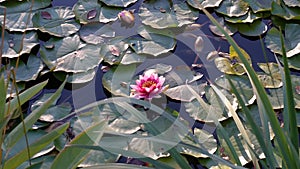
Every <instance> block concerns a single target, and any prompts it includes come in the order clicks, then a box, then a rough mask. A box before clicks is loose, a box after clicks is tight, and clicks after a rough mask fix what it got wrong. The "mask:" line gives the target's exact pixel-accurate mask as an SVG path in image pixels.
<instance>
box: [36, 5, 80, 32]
mask: <svg viewBox="0 0 300 169" xmlns="http://www.w3.org/2000/svg"><path fill="white" fill-rule="evenodd" d="M32 22H33V25H34V26H35V27H37V28H38V29H39V30H40V31H42V32H47V33H49V34H50V35H53V36H57V37H64V36H69V35H71V34H74V33H76V32H77V31H78V30H79V28H80V24H78V23H77V22H76V21H75V15H74V13H73V11H72V9H71V8H68V7H54V8H47V9H44V10H40V11H38V12H36V13H35V14H34V15H33V17H32Z"/></svg>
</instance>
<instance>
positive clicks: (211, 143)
mask: <svg viewBox="0 0 300 169" xmlns="http://www.w3.org/2000/svg"><path fill="white" fill-rule="evenodd" d="M194 136H195V137H196V138H197V141H198V143H199V144H201V146H203V148H204V149H205V150H207V151H208V152H209V153H211V154H213V153H214V152H215V151H216V150H217V141H216V139H215V138H214V136H213V135H212V134H211V133H208V132H207V131H205V130H202V129H198V128H195V129H194ZM191 140H192V139H191V138H189V136H186V137H184V138H183V139H182V142H183V143H185V144H190V145H194V146H199V145H197V144H196V143H194V142H193V141H191ZM176 148H177V150H178V151H179V152H181V153H182V154H187V155H190V156H193V157H196V158H207V156H206V155H204V154H201V153H199V152H195V151H193V150H190V149H189V148H186V147H184V146H177V147H176Z"/></svg>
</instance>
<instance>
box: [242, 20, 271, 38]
mask: <svg viewBox="0 0 300 169" xmlns="http://www.w3.org/2000/svg"><path fill="white" fill-rule="evenodd" d="M267 30H268V26H267V25H266V24H265V23H264V22H263V21H262V20H255V21H253V22H252V23H243V24H238V31H239V32H240V33H241V34H243V35H246V36H260V35H262V34H264V33H266V32H267Z"/></svg>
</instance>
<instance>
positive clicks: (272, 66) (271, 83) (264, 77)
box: [258, 63, 282, 88]
mask: <svg viewBox="0 0 300 169" xmlns="http://www.w3.org/2000/svg"><path fill="white" fill-rule="evenodd" d="M258 66H259V67H260V68H261V69H262V70H263V71H264V73H263V74H259V75H258V78H259V79H260V81H261V82H262V84H263V85H264V87H265V88H279V87H281V86H282V79H281V74H280V69H279V67H278V64H276V63H258Z"/></svg>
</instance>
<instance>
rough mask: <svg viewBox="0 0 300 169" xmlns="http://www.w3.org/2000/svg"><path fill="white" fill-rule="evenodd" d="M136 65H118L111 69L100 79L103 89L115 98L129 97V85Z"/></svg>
mask: <svg viewBox="0 0 300 169" xmlns="http://www.w3.org/2000/svg"><path fill="white" fill-rule="evenodd" d="M135 70H136V65H134V64H131V65H125V66H123V65H119V66H115V67H112V68H111V69H110V70H109V71H107V72H106V73H105V74H104V75H103V78H102V83H103V87H104V88H105V89H107V90H108V91H110V92H111V93H112V94H114V95H117V96H129V93H130V86H129V85H130V83H131V81H132V77H133V76H134V73H135Z"/></svg>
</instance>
